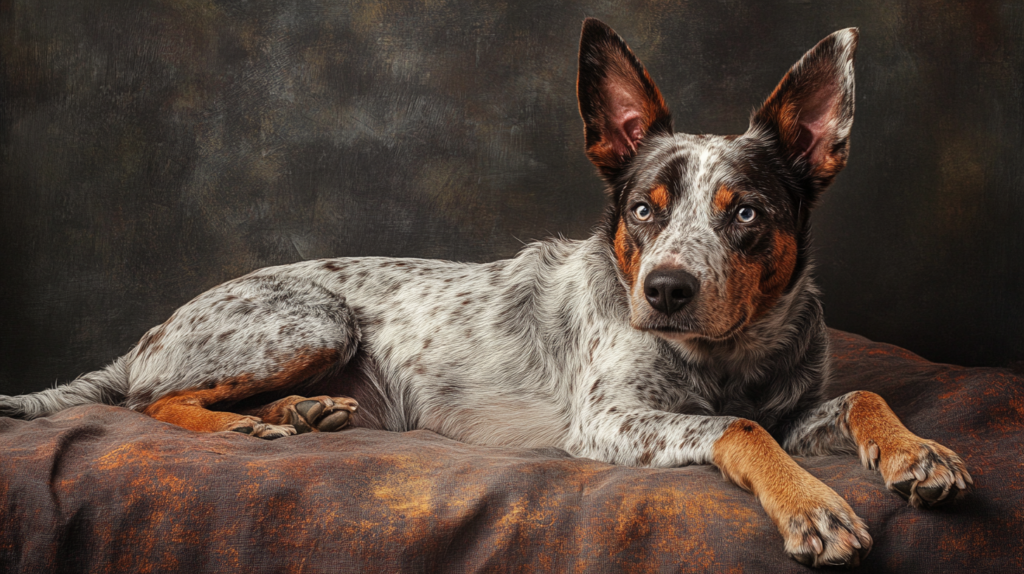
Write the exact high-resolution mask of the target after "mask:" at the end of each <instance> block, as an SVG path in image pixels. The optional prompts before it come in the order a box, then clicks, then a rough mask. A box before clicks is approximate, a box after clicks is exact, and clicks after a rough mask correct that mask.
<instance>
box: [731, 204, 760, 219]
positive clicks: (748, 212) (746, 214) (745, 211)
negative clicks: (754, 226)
mask: <svg viewBox="0 0 1024 574" xmlns="http://www.w3.org/2000/svg"><path fill="white" fill-rule="evenodd" d="M756 217H757V211H755V210H754V208H753V207H750V206H747V205H744V206H743V207H741V208H740V209H739V211H737V212H736V221H739V222H740V223H750V222H751V221H754V219H755V218H756Z"/></svg>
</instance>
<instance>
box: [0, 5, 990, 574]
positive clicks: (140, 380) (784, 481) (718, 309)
mask: <svg viewBox="0 0 1024 574" xmlns="http://www.w3.org/2000/svg"><path fill="white" fill-rule="evenodd" d="M856 44H857V30H856V29H854V28H850V29H846V30H840V31H838V32H835V33H833V34H832V35H830V36H828V37H827V38H825V39H824V40H822V41H821V42H819V43H818V44H817V45H816V46H815V47H814V48H812V49H811V50H810V51H809V52H807V53H806V54H805V55H804V56H803V57H802V58H801V59H800V61H798V62H797V63H796V64H795V65H794V66H793V67H792V68H791V69H790V70H789V72H788V73H787V74H786V75H785V76H784V77H783V78H782V81H781V82H780V83H779V85H778V86H777V87H776V88H775V90H774V91H773V92H772V93H771V95H769V96H768V99H767V100H766V101H765V102H764V104H763V105H761V106H760V108H758V109H757V110H756V111H755V112H754V113H753V114H752V116H751V118H750V127H749V128H748V129H747V131H746V133H744V134H742V135H738V136H712V135H690V134H682V133H676V132H674V131H673V127H672V118H671V115H670V114H669V110H668V108H667V107H666V105H665V102H664V101H663V99H662V95H661V93H660V92H659V90H658V88H657V87H656V86H655V84H654V82H653V81H652V79H651V78H650V76H649V75H648V74H647V71H646V70H645V69H644V67H643V65H642V64H641V63H640V61H639V60H638V59H637V58H636V56H634V55H633V52H632V51H630V49H629V47H628V46H626V44H625V42H624V41H623V40H622V38H620V37H619V36H618V35H617V34H616V33H615V32H614V31H613V30H612V29H611V28H609V27H608V26H606V25H604V24H603V23H601V22H599V21H598V20H594V19H587V20H586V21H585V22H584V24H583V31H582V35H581V39H580V51H579V75H578V78H577V83H576V90H577V96H578V99H579V109H580V114H581V115H582V116H583V124H584V138H585V145H586V154H587V156H588V157H589V158H590V160H591V161H592V162H593V163H594V165H595V166H597V169H598V170H599V172H600V174H601V176H602V177H603V179H604V180H605V181H606V182H607V190H608V194H609V196H610V203H609V207H608V210H607V215H606V217H605V219H604V222H603V223H602V224H601V226H600V227H599V228H598V230H597V231H596V232H595V233H594V234H593V236H591V237H590V238H588V239H584V240H582V241H569V240H561V239H560V240H549V241H542V242H538V243H533V244H530V245H527V246H526V247H525V248H524V249H523V250H522V251H521V252H520V253H519V254H518V255H517V256H516V257H515V258H513V259H509V260H504V261H496V262H493V263H487V264H464V263H453V262H449V261H432V260H422V259H392V258H353V259H348V258H346V259H321V260H317V261H304V262H301V263H295V264H292V265H282V266H280V267H269V268H265V269H260V270H257V271H254V272H252V273H250V274H248V275H246V276H244V277H241V278H239V279H235V280H232V281H228V282H227V283H224V284H223V285H220V286H218V287H215V288H213V289H211V290H210V291H207V292H206V293H203V294H202V295H199V296H198V297H196V298H195V299H193V300H192V301H190V302H188V303H187V304H185V305H184V306H183V307H181V308H180V309H178V310H177V311H176V312H175V313H174V314H173V315H171V317H170V319H168V320H167V321H166V322H165V323H163V324H162V325H159V326H157V327H154V328H153V329H150V330H149V331H148V332H147V333H146V334H145V335H144V336H143V337H142V339H141V340H140V341H139V342H138V344H137V345H135V347H134V348H132V349H131V350H130V351H128V353H127V354H126V355H124V356H123V357H120V358H119V359H117V360H115V361H114V362H113V363H112V364H110V365H108V366H107V367H105V368H104V369H102V370H99V371H96V372H93V373H90V374H87V375H83V376H82V377H80V378H78V379H76V380H74V381H72V382H70V383H68V384H66V385H63V386H61V387H57V388H55V389H49V390H45V391H42V392H38V393H34V394H31V395H24V396H18V397H6V396H0V414H7V415H11V416H20V417H26V418H33V417H40V416H45V415H48V414H50V413H54V412H56V411H58V410H61V409H64V408H67V407H71V406H74V405H81V404H85V403H93V402H103V403H109V404H118V405H123V406H125V407H127V408H129V409H134V410H137V411H141V412H143V413H146V414H148V415H150V416H152V417H153V418H156V419H158V420H161V421H165V422H168V423H173V424H176V425H180V426H182V427H185V428H187V429H192V430H195V431H205V432H215V431H238V432H242V433H247V434H250V435H251V436H253V437H260V438H265V439H272V438H278V437H286V436H288V435H294V434H301V433H306V432H330V431H338V430H341V429H343V428H347V427H368V428H374V429H386V430H391V431H408V430H412V429H430V430H433V431H436V432H438V433H441V434H443V435H445V436H448V437H451V438H453V439H457V440H460V441H465V442H468V443H474V444H480V445H507V446H517V447H541V446H553V447H558V448H561V449H564V450H566V451H568V452H569V453H571V454H572V455H574V456H578V457H589V458H593V459H597V460H601V461H606V462H609V463H613V464H620V465H630V466H647V467H674V466H681V465H689V464H714V465H716V466H717V467H718V468H719V469H720V470H721V472H722V474H723V475H724V476H725V477H726V478H727V479H728V480H730V481H732V482H734V483H735V484H737V485H739V486H740V487H742V488H744V489H747V490H749V491H750V492H752V493H753V494H754V495H756V496H757V498H758V499H759V500H760V502H761V504H762V505H763V507H764V510H765V511H766V512H767V513H768V515H769V516H770V517H771V518H772V520H773V521H774V522H775V524H776V526H778V529H779V531H780V532H781V533H782V538H783V540H784V543H785V550H786V552H787V553H788V554H789V555H791V556H792V557H793V558H795V559H796V560H798V561H800V562H802V563H805V564H810V565H815V566H819V565H854V564H858V563H859V561H860V560H861V558H862V557H863V556H864V555H866V554H867V552H868V551H869V550H870V548H871V544H872V540H871V537H870V536H869V535H868V531H867V529H866V527H865V524H864V522H863V521H862V520H861V519H860V518H859V517H858V516H857V515H856V514H854V512H853V510H852V509H851V508H850V506H849V504H847V503H846V501H845V500H843V499H842V498H841V497H840V496H839V495H837V494H836V493H835V492H834V491H833V490H832V489H830V488H829V487H828V486H826V485H825V484H824V483H822V482H821V481H819V480H818V479H816V478H815V477H813V476H811V475H810V474H809V473H808V472H807V471H805V470H804V469H803V468H801V467H800V466H799V465H797V464H796V463H795V462H794V461H793V459H792V458H790V454H796V455H803V456H808V455H824V454H834V453H850V454H853V453H857V454H859V455H860V460H861V463H863V464H864V465H865V466H867V467H869V468H871V469H877V470H878V471H880V472H881V475H882V479H883V480H884V481H885V485H886V486H887V487H888V488H889V489H890V490H892V491H894V492H896V493H897V494H899V495H901V496H903V497H905V498H907V499H908V500H909V501H910V503H911V504H912V505H914V506H917V507H929V506H935V505H939V504H942V503H945V502H948V501H950V500H953V499H954V498H955V497H956V496H957V495H958V493H960V492H963V491H966V490H967V489H968V485H969V484H971V483H972V480H971V477H970V475H969V474H968V473H967V470H966V469H965V466H964V463H963V461H962V460H961V459H960V457H958V456H957V455H956V454H955V453H954V452H953V451H951V450H950V449H948V448H946V447H944V446H942V445H940V444H938V443H936V442H934V441H931V440H927V439H923V438H920V437H918V436H916V435H914V434H913V433H911V432H910V431H909V430H907V429H906V428H905V427H904V426H903V425H902V424H901V423H900V421H899V420H898V419H897V417H896V416H895V415H894V414H893V411H892V410H890V408H889V407H888V406H887V405H886V403H885V401H884V400H882V398H881V397H879V396H878V395H876V394H874V393H871V392H867V391H859V392H852V393H849V394H846V395H843V396H840V397H837V398H833V399H831V400H826V397H825V394H824V393H825V385H826V384H827V382H828V380H829V373H830V367H829V342H828V333H827V330H826V328H825V323H824V321H823V318H822V306H821V302H820V297H819V291H818V289H817V288H816V287H815V284H814V281H813V279H812V265H811V262H810V256H809V253H810V247H809V245H808V242H809V238H808V235H809V231H808V219H809V215H810V211H811V208H812V207H813V206H814V205H815V203H816V202H817V200H818V198H819V196H820V195H821V193H822V192H823V191H824V190H825V189H826V188H827V187H828V186H829V185H830V184H831V183H832V180H833V179H834V178H835V177H836V174H838V173H839V171H840V170H841V169H842V168H843V166H844V165H845V164H846V159H847V154H848V150H849V142H850V128H851V125H852V123H853V109H854V81H853V60H854V51H855V48H856ZM294 393H301V394H302V396H298V395H296V394H294ZM357 405H358V408H357ZM787 453H788V454H787Z"/></svg>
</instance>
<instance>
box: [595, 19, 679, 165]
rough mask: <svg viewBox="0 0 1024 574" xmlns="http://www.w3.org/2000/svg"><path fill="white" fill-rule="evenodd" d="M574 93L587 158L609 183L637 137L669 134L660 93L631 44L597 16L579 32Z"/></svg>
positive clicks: (633, 150) (625, 161)
mask: <svg viewBox="0 0 1024 574" xmlns="http://www.w3.org/2000/svg"><path fill="white" fill-rule="evenodd" d="M576 97H577V98H578V99H579V104H580V115H581V116H583V124H584V137H585V139H586V146H587V157H589V158H590V161H592V162H593V163H594V165H596V166H597V169H598V170H600V172H601V175H603V176H604V178H605V179H606V180H607V181H609V182H613V181H614V180H615V179H616V176H617V175H618V174H619V172H620V171H621V170H622V168H623V167H625V166H626V164H628V163H629V161H630V160H631V159H633V156H634V155H636V150H637V147H638V146H639V144H640V141H641V140H642V139H643V138H644V137H647V136H649V135H651V134H654V133H666V134H671V133H672V116H671V115H670V114H669V111H668V108H666V107H665V101H664V99H662V97H661V92H659V91H658V87H657V86H655V85H654V82H653V81H652V80H651V77H650V76H648V75H647V70H645V69H644V66H643V64H641V63H640V60H638V59H637V57H636V56H634V55H633V52H632V51H630V49H629V46H627V45H626V43H625V42H624V41H623V40H622V38H620V37H619V35H618V34H616V33H615V31H614V30H612V29H611V28H609V27H608V26H607V25H605V24H604V23H603V22H601V21H600V20H597V19H594V18H587V19H586V20H584V21H583V31H582V33H581V34H580V68H579V75H578V76H577V78H576Z"/></svg>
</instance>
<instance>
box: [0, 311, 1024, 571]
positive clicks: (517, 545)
mask: <svg viewBox="0 0 1024 574" xmlns="http://www.w3.org/2000/svg"><path fill="white" fill-rule="evenodd" d="M832 335H833V352H834V354H835V357H836V380H835V383H834V385H833V387H832V388H831V389H830V390H831V394H832V395H839V394H841V393H844V392H847V391H850V390H855V389H868V390H873V391H876V392H878V393H879V394H881V395H882V396H884V397H885V398H886V399H888V400H889V402H890V404H891V405H892V407H893V409H894V410H895V411H896V413H897V414H898V415H900V416H901V417H902V418H903V420H904V422H905V423H906V424H907V426H908V427H909V428H910V429H911V430H913V431H915V432H916V433H918V434H920V435H922V436H925V437H929V438H933V439H935V440H938V441H939V442H941V443H943V444H945V445H947V446H949V447H951V448H953V449H954V450H956V451H957V452H958V453H959V454H960V455H962V456H963V457H964V459H965V460H966V461H967V464H968V467H969V469H970V472H971V474H972V476H973V477H974V479H975V485H976V490H975V491H974V492H973V493H971V494H969V495H968V496H967V497H966V498H964V499H963V500H960V501H958V503H956V504H954V505H952V506H951V507H949V508H945V509H940V510H934V511H919V510H915V509H913V508H910V507H908V506H907V504H906V503H905V502H904V501H903V500H901V499H900V498H898V497H896V496H895V495H892V494H890V493H888V492H887V491H886V490H885V487H884V485H883V484H882V481H881V479H880V477H879V476H878V475H877V474H876V473H873V472H870V471H867V470H865V469H864V468H862V467H861V466H860V464H859V462H858V461H857V460H856V459H855V458H853V457H818V458H804V459H799V460H800V462H801V464H803V465H804V466H805V467H806V468H808V469H809V470H810V472H811V473H813V474H814V475H815V476H818V477H819V478H821V479H822V480H824V481H825V482H826V483H827V484H829V485H830V486H832V487H833V488H834V489H835V490H836V491H837V492H839V494H840V495H842V496H844V497H845V498H846V499H847V500H848V501H849V502H850V504H851V505H852V506H853V508H854V510H856V512H857V513H858V514H859V515H860V516H861V517H863V518H864V519H865V520H866V521H867V522H868V525H869V528H870V530H871V534H872V536H873V537H874V539H875V547H874V550H873V551H872V553H871V555H870V556H868V558H867V560H866V562H865V563H864V565H863V566H862V569H863V571H869V572H882V571H886V572H900V573H906V572H949V571H961V570H970V571H973V572H1021V571H1024V559H1022V556H1024V552H1022V543H1024V510H1022V509H1024V504H1022V502H1024V500H1022V492H1024V490H1022V489H1024V486H1022V482H1021V478H1022V473H1024V453H1022V446H1021V444H1022V443H1021V438H1022V436H1021V425H1022V422H1021V421H1022V420H1024V385H1022V383H1024V380H1022V379H1021V378H1019V377H1015V376H1014V375H1013V374H1011V373H1010V372H1008V371H1004V370H999V369H967V368H961V367H955V366H949V365H938V364H933V363H929V362H927V361H924V360H923V359H921V358H919V357H917V356H915V355H913V354H911V353H909V352H907V351H904V350H902V349H899V348H896V347H892V346H889V345H884V344H879V343H872V342H870V341H868V340H866V339H864V338H862V337H858V336H855V335H850V334H846V333H842V332H838V331H833V333H832ZM510 424H514V421H510ZM0 501H2V506H0V509H2V510H0V513H2V514H0V571H3V572H48V571H49V572H58V571H59V572H62V573H63V572H89V573H100V572H170V571H174V572H189V573H190V574H191V573H199V572H243V571H244V572H307V573H308V572H357V571H364V572H398V571H405V572H408V571H417V572H418V571H441V570H444V571H460V572H461V571H467V572H468V571H488V572H505V571H516V572H519V571H534V572H619V571H632V572H651V571H661V572H671V571H685V572H690V571H693V572H704V571H730V572H731V571H736V572H739V571H746V572H790V571H792V572H805V571H807V569H806V568H804V567H803V566H800V565H799V564H797V563H796V562H793V561H791V560H790V559H788V558H787V557H786V556H785V555H784V553H783V550H782V539H781V537H780V536H779V534H778V532H777V531H776V529H775V527H774V525H773V524H772V523H771V522H770V521H769V520H768V518H767V517H766V516H765V514H764V513H763V512H762V510H761V508H760V505H759V504H758V503H757V501H756V500H755V499H754V498H753V497H752V496H750V495H749V494H747V493H745V492H743V491H741V490H740V489H739V488H737V487H735V486H732V485H730V484H727V483H726V482H724V481H723V479H722V478H721V476H720V475H719V473H718V471H717V470H716V469H714V468H713V467H710V466H693V467H688V468H681V469H635V468H624V467H617V466H611V465H608V464H604V463H600V462H595V461H592V460H583V459H572V458H569V457H568V456H566V455H565V454H564V453H562V452H561V451H558V450H556V449H544V450H525V449H514V448H484V447H477V446H470V445H465V444H461V443H458V442H455V441H452V440H449V439H446V438H444V437H442V436H439V435H437V434H434V433H431V432H427V431H417V432H410V433H404V434H396V433H388V432H375V431H366V430H352V431H346V432H342V433H338V434H307V435H302V436H298V437H290V438H286V439H282V440H277V441H270V442H268V441H262V440H259V439H253V438H250V437H247V436H243V435H240V434H235V433H222V434H197V433H192V432H189V431H186V430H183V429H180V428H177V427H173V426H170V425H167V424H164V423H160V422H157V421H155V420H152V419H150V418H148V417H145V416H143V415H140V414H137V413H134V412H130V411H127V410H125V409H120V408H115V407H108V406H99V405H97V406H88V407H79V408H75V409H70V410H68V411H65V412H63V413H60V414H59V415H57V416H53V417H50V418H47V419H41V420H36V421H19V420H11V419H0Z"/></svg>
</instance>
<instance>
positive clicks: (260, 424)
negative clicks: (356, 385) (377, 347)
mask: <svg viewBox="0 0 1024 574" xmlns="http://www.w3.org/2000/svg"><path fill="white" fill-rule="evenodd" d="M358 342H359V329H358V326H357V325H356V322H355V320H354V318H353V316H352V313H351V311H350V310H349V308H348V306H347V305H346V304H345V302H344V299H342V298H341V297H339V296H337V295H336V294H334V293H331V292H330V291H328V290H327V289H325V288H324V287H323V286H321V285H319V284H318V283H316V282H314V281H311V280H309V279H305V278H301V277H289V276H281V275H275V274H269V273H268V274H266V275H260V274H256V275H252V276H247V277H243V278H242V279H239V280H236V281H232V282H229V283H226V284H224V285H221V286H219V287H217V288H215V289H213V290H211V291H209V292H207V293H204V294H203V295H201V296H200V297H197V298H196V299H195V300H193V301H192V302H190V303H188V304H186V305H185V306H184V307H182V308H181V309H179V310H178V311H177V312H175V313H174V315H173V316H172V317H171V318H170V319H169V320H168V321H167V322H166V323H164V324H163V325H161V326H159V327H156V328H154V329H152V330H151V331H150V332H149V333H147V334H146V335H145V336H144V337H143V338H142V341H140V343H139V345H138V346H136V348H135V349H133V350H132V352H131V353H129V355H128V358H129V362H130V366H129V377H128V378H129V385H130V388H129V391H128V398H127V400H126V404H127V406H128V407H129V408H133V409H136V410H140V411H142V412H144V413H146V414H148V415H150V416H152V417H153V418H156V419H159V420H162V421H165V422H169V423H173V424H176V425H179V426H182V427H185V428H188V429H191V430H196V431H207V432H213V431H225V430H232V431H239V432H245V433H251V434H253V435H254V436H259V437H262V438H278V437H281V436H285V435H289V434H296V432H306V431H309V430H314V429H315V430H319V431H331V430H338V429H340V428H342V427H343V426H345V425H346V424H347V422H348V413H350V412H352V411H354V410H355V406H356V405H355V401H352V400H351V399H346V398H344V397H337V398H329V397H316V398H314V399H303V398H302V397H289V398H287V399H282V400H279V401H277V402H275V403H273V404H271V405H268V406H266V407H260V408H257V409H256V410H254V411H242V413H241V414H238V413H233V412H224V411H227V410H230V409H231V408H232V406H233V405H236V404H237V403H239V402H242V401H245V402H246V403H249V404H251V403H252V401H253V400H258V398H259V397H256V396H257V395H259V396H260V397H262V396H264V395H266V396H271V397H272V396H274V395H276V396H278V397H280V396H282V395H284V394H287V393H289V392H295V390H297V389H300V388H302V387H303V386H305V385H306V384H309V383H312V382H315V381H317V380H319V379H320V378H322V377H323V376H325V375H328V374H330V373H332V372H335V371H336V370H337V369H338V368H340V367H341V366H343V365H344V364H345V363H347V362H348V360H349V359H351V358H352V355H353V354H354V353H355V349H356V346H357V344H358ZM247 399H249V400H247ZM307 401H309V402H307ZM342 411H344V414H342ZM263 417H266V418H265V419H264V418H263Z"/></svg>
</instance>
